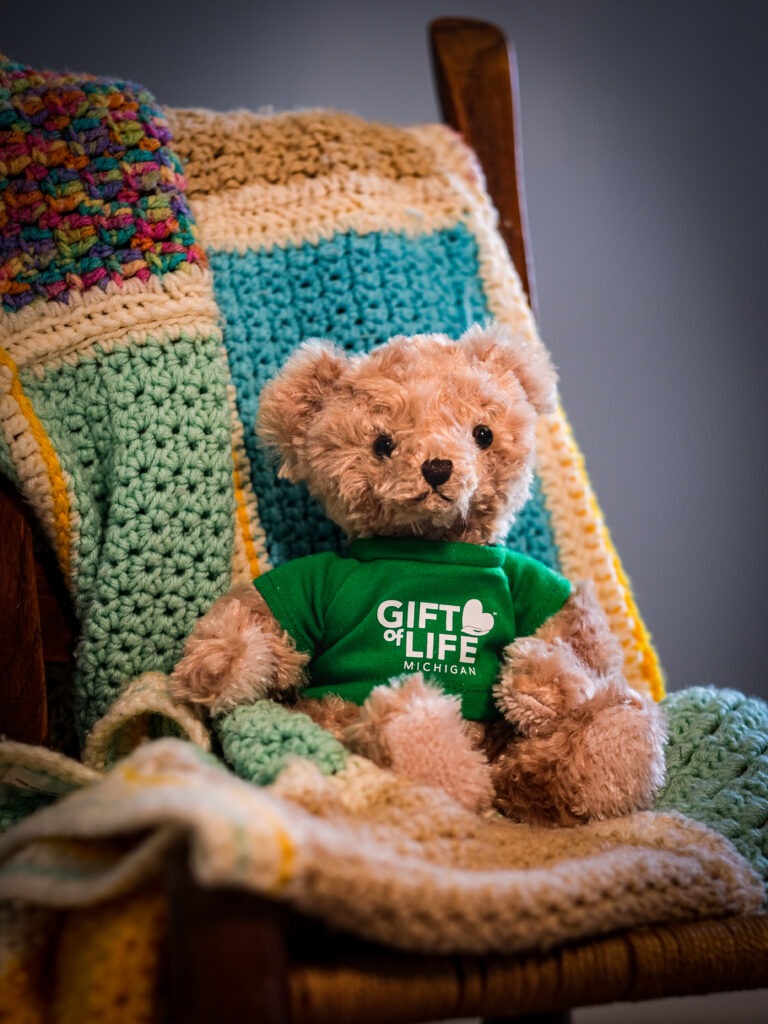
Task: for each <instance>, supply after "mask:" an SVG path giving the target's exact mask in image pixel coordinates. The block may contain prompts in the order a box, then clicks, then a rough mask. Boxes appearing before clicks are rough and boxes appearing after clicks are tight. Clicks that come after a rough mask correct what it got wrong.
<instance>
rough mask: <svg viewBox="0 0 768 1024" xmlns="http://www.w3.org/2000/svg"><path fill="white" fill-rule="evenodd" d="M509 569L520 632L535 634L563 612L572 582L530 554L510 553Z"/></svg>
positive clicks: (520, 634)
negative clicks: (543, 625)
mask: <svg viewBox="0 0 768 1024" xmlns="http://www.w3.org/2000/svg"><path fill="white" fill-rule="evenodd" d="M506 568H507V575H508V576H509V583H510V588H511V591H512V601H513V604H514V608H515V629H516V632H517V635H518V636H531V635H532V634H533V633H535V632H536V630H537V629H538V628H539V626H541V625H542V624H543V623H544V622H546V621H547V619H548V618H549V617H550V616H551V615H554V614H555V612H559V611H560V609H561V608H562V607H563V605H564V604H565V602H566V601H567V599H568V597H569V596H570V593H571V584H570V583H569V582H568V580H567V579H566V578H565V576H561V575H560V573H557V572H553V570H552V569H550V568H548V567H547V566H546V565H544V563H543V562H540V561H539V560H538V559H537V558H531V557H529V556H528V555H520V554H513V553H512V552H510V553H509V555H508V556H507V566H506Z"/></svg>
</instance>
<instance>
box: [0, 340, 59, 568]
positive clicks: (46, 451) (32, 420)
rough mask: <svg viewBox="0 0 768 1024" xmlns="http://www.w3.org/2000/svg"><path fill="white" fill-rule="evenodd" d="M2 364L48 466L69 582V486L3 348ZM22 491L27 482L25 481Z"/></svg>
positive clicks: (55, 530) (12, 394)
mask: <svg viewBox="0 0 768 1024" xmlns="http://www.w3.org/2000/svg"><path fill="white" fill-rule="evenodd" d="M0 364H2V365H4V366H5V367H7V369H8V370H10V372H11V383H10V397H11V398H12V399H13V400H14V402H15V403H16V405H17V406H18V408H19V412H20V413H21V415H22V416H23V417H24V419H25V420H26V423H27V427H28V429H29V432H30V434H31V435H32V437H33V438H34V440H35V442H36V444H37V447H38V449H39V451H40V456H41V458H42V460H43V463H44V465H45V469H46V473H47V476H48V482H49V485H50V490H51V496H52V499H53V522H52V524H50V525H51V528H52V534H53V538H54V544H55V550H56V554H57V556H58V560H59V566H60V568H61V571H62V573H63V575H64V578H65V579H66V580H68V579H69V574H70V568H71V564H72V551H71V539H70V507H69V496H68V494H67V485H66V482H65V480H64V477H63V474H62V470H61V465H60V464H59V460H58V458H57V457H56V452H55V451H54V449H53V445H52V444H51V442H50V439H49V437H48V435H47V434H46V432H45V430H44V428H43V425H42V423H41V422H40V420H39V419H38V418H37V415H36V414H35V410H34V409H33V408H32V403H31V402H30V401H29V399H28V398H27V396H26V395H25V394H24V389H23V388H22V386H21V381H20V380H19V373H18V369H17V367H16V364H15V363H14V361H13V360H12V359H11V357H10V356H9V355H8V353H7V352H6V351H5V350H4V349H1V348H0ZM21 484H22V487H23V486H24V480H23V479H22V481H21Z"/></svg>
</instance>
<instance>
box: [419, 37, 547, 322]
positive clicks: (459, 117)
mask: <svg viewBox="0 0 768 1024" xmlns="http://www.w3.org/2000/svg"><path fill="white" fill-rule="evenodd" d="M429 33H430V42H431V49H432V65H433V70H434V74H435V82H436V86H437V92H438V96H439V99H440V106H441V109H442V113H443V118H444V120H445V121H446V123H447V124H449V125H450V126H451V127H452V128H454V129H455V130H456V131H458V132H460V133H461V134H462V135H463V137H464V139H465V141H466V142H467V143H468V144H469V145H470V146H471V147H472V149H473V150H474V151H475V153H476V154H477V156H478V159H479V160H480V163H481V165H482V168H483V172H484V174H485V179H486V185H487V187H488V192H489V194H490V196H491V199H492V200H493V204H494V206H495V207H496V209H497V210H498V213H499V231H500V233H501V236H502V238H503V239H504V242H505V243H506V246H507V249H508V250H509V254H510V256H511V257H512V261H513V263H514V264H515V268H516V269H517V272H518V274H519V275H520V280H521V281H522V284H523V288H524V289H525V292H526V295H527V296H528V300H529V302H530V305H531V309H532V310H533V313H534V316H535V315H536V314H537V309H536V293H535V283H534V278H533V266H532V263H531V260H530V256H529V253H530V244H529V242H528V234H527V225H526V223H525V213H524V211H525V193H524V189H523V164H522V151H521V147H520V139H519V130H518V124H519V117H518V112H517V94H518V85H517V62H516V59H515V53H514V49H513V48H512V46H511V44H510V43H509V42H508V41H507V39H506V37H505V35H504V33H503V32H502V31H501V29H499V28H497V27H496V26H495V25H490V24H488V22H485V21H476V20H475V19H473V18H438V19H437V20H436V21H433V22H432V24H431V25H430V27H429Z"/></svg>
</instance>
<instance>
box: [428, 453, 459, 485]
mask: <svg viewBox="0 0 768 1024" xmlns="http://www.w3.org/2000/svg"><path fill="white" fill-rule="evenodd" d="M452 472H453V463H452V462H451V460H450V459H427V461H426V462H422V464H421V475H422V476H423V477H424V479H425V480H426V481H427V483H428V484H429V485H430V486H431V487H439V486H440V484H444V483H445V481H446V480H448V479H449V478H450V476H451V473H452Z"/></svg>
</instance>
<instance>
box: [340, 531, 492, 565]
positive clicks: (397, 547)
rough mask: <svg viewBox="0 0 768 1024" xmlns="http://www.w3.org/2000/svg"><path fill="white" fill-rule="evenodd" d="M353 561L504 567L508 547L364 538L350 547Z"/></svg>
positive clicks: (410, 539)
mask: <svg viewBox="0 0 768 1024" xmlns="http://www.w3.org/2000/svg"><path fill="white" fill-rule="evenodd" d="M349 553H350V555H351V557H352V558H356V559H357V560H358V561H360V562H372V561H374V560H375V559H378V558H394V559H400V560H403V559H406V560H409V561H414V562H443V563H445V562H448V563H452V564H454V565H483V566H501V565H503V564H504V557H505V555H506V553H507V552H506V548H503V547H498V546H490V545H484V544H464V543H462V542H460V541H435V540H420V539H418V538H416V537H363V538H361V539H359V540H353V541H352V543H351V544H350V545H349Z"/></svg>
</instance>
